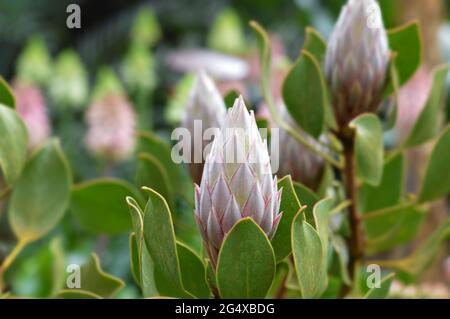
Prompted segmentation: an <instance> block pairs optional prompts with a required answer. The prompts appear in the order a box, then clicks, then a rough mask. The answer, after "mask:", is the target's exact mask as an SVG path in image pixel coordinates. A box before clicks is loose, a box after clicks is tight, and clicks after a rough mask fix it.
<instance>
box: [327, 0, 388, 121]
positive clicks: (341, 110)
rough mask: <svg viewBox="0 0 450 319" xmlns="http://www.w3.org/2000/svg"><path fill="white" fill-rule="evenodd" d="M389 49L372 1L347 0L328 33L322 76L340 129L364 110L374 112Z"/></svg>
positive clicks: (383, 79)
mask: <svg viewBox="0 0 450 319" xmlns="http://www.w3.org/2000/svg"><path fill="white" fill-rule="evenodd" d="M389 58H390V51H389V45H388V38H387V34H386V30H385V28H384V25H383V21H382V18H381V11H380V8H379V5H378V3H377V2H376V1H375V0H349V1H348V3H347V5H346V6H345V7H344V8H343V9H342V11H341V14H340V16H339V20H338V22H337V24H336V26H335V28H334V31H333V34H332V35H331V38H330V41H329V45H328V49H327V53H326V58H325V77H326V79H327V81H328V83H329V85H330V89H331V94H332V100H333V108H334V112H335V114H336V118H337V121H338V124H339V126H340V128H341V129H342V128H343V127H345V126H346V125H347V124H348V123H349V122H350V121H351V120H352V119H353V118H355V117H356V116H358V115H359V114H361V113H364V112H375V111H376V110H377V108H378V106H379V104H380V101H381V99H382V91H383V88H384V87H385V83H386V75H387V69H388V64H389Z"/></svg>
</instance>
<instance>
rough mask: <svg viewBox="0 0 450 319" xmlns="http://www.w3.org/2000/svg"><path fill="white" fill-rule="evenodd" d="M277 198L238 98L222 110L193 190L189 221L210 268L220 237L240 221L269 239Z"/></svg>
mask: <svg viewBox="0 0 450 319" xmlns="http://www.w3.org/2000/svg"><path fill="white" fill-rule="evenodd" d="M280 196H281V192H280V191H278V189H277V181H276V177H275V179H273V178H272V169H271V166H270V158H269V153H268V150H267V145H266V143H264V142H263V140H262V138H261V135H260V134H259V131H258V128H257V125H256V121H255V118H254V115H253V113H250V114H249V112H248V111H247V108H246V107H245V104H244V101H243V99H242V97H240V98H239V99H237V100H236V102H235V104H234V106H233V108H232V109H230V110H228V113H227V116H226V118H225V122H224V124H223V126H222V128H221V130H220V133H219V134H218V135H217V136H216V138H215V140H214V142H213V145H212V147H211V152H210V154H209V156H208V158H207V161H206V164H205V167H204V171H203V177H202V182H201V185H200V187H199V186H196V201H195V216H196V220H197V223H198V225H199V227H200V230H201V233H202V235H203V239H204V240H205V243H206V247H207V250H208V253H209V255H210V259H211V261H212V263H213V265H215V264H216V262H217V256H218V252H219V250H220V247H221V244H222V241H223V238H224V236H225V235H226V234H227V233H228V232H229V231H230V229H231V228H232V227H233V225H234V224H235V223H236V222H237V221H239V220H240V219H242V218H244V217H251V218H253V219H254V221H255V222H256V223H257V224H258V225H260V226H261V228H262V229H263V231H264V232H265V233H266V234H267V235H268V236H269V238H270V237H271V236H272V235H273V234H274V232H275V230H276V228H277V225H278V222H279V220H280V217H281V214H280V213H279V207H280Z"/></svg>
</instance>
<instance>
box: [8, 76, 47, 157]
mask: <svg viewBox="0 0 450 319" xmlns="http://www.w3.org/2000/svg"><path fill="white" fill-rule="evenodd" d="M14 96H15V97H16V109H17V113H19V115H20V117H21V118H22V120H23V122H24V123H25V126H26V127H27V130H28V148H29V149H30V150H33V149H35V148H36V147H37V146H39V145H40V144H41V143H43V142H44V141H45V140H46V139H48V137H49V135H50V123H49V119H48V114H47V104H46V102H45V99H44V96H43V95H42V92H41V90H40V89H39V88H38V87H37V86H35V85H32V84H28V83H24V82H16V83H15V84H14Z"/></svg>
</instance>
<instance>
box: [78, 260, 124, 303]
mask: <svg viewBox="0 0 450 319" xmlns="http://www.w3.org/2000/svg"><path fill="white" fill-rule="evenodd" d="M124 286H125V283H124V282H123V281H122V280H120V279H119V278H116V277H114V276H112V275H110V274H108V273H105V272H104V271H103V270H102V269H101V266H100V260H99V259H98V256H97V255H96V254H92V255H91V258H90V259H89V261H88V262H87V263H86V264H84V265H83V266H81V268H80V288H79V289H80V291H79V292H80V293H81V296H83V295H85V294H84V291H87V292H88V295H90V296H92V297H96V296H100V297H102V298H112V297H113V296H114V295H115V294H116V293H118V292H119V291H120V290H121V289H122V288H123V287H124ZM71 290H74V291H78V288H73V289H71ZM92 294H93V295H92Z"/></svg>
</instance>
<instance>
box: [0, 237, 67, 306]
mask: <svg viewBox="0 0 450 319" xmlns="http://www.w3.org/2000/svg"><path fill="white" fill-rule="evenodd" d="M7 274H8V275H9V274H11V277H8V278H7V281H8V282H11V283H12V284H13V285H12V291H11V292H12V293H13V294H14V295H17V296H21V297H32V298H53V297H55V296H56V295H57V293H58V292H59V291H60V289H61V288H63V285H64V279H65V265H64V252H63V248H62V245H61V238H59V237H55V238H53V239H52V240H51V241H49V242H48V243H45V245H44V246H42V247H40V248H39V249H38V250H35V251H34V253H33V256H32V258H25V259H23V260H20V261H18V262H17V263H15V264H14V271H11V272H8V273H7Z"/></svg>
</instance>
